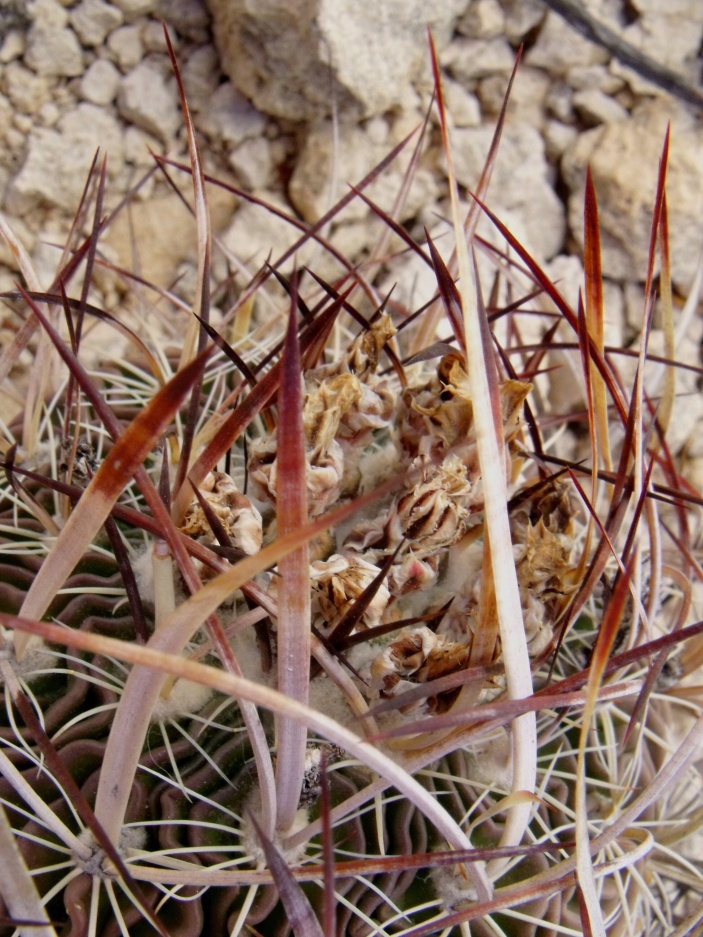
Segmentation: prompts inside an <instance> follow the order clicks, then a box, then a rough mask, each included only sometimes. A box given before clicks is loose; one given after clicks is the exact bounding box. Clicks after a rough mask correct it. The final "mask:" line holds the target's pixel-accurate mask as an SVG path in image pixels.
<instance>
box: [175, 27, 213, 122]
mask: <svg viewBox="0 0 703 937" xmlns="http://www.w3.org/2000/svg"><path fill="white" fill-rule="evenodd" d="M219 66H220V63H219V60H218V58H217V52H216V50H215V47H214V46H213V45H212V44H210V43H207V44H206V45H203V46H199V47H198V48H197V49H194V51H193V53H192V54H191V56H190V58H189V59H188V61H187V62H186V63H185V65H183V66H182V67H181V75H182V76H183V84H184V85H185V89H186V96H187V98H188V106H189V107H190V109H191V111H199V110H200V109H201V108H203V107H205V106H206V105H207V103H208V101H209V100H210V98H211V97H212V95H213V94H214V92H215V91H216V89H217V86H218V85H219V83H220V68H219Z"/></svg>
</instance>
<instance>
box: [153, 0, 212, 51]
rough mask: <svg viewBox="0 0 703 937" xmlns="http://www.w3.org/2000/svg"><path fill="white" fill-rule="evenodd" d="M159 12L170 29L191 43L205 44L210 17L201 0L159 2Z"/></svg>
mask: <svg viewBox="0 0 703 937" xmlns="http://www.w3.org/2000/svg"><path fill="white" fill-rule="evenodd" d="M159 11H160V14H161V17H162V19H164V20H165V21H166V22H167V23H168V25H169V26H170V27H172V28H173V29H175V30H177V31H178V33H179V34H180V35H181V36H183V37H184V38H185V39H189V40H190V41H191V42H194V43H200V42H205V41H206V40H207V39H208V37H209V33H210V16H209V14H208V11H207V6H206V5H205V4H204V3H202V0H161V3H160V5H159Z"/></svg>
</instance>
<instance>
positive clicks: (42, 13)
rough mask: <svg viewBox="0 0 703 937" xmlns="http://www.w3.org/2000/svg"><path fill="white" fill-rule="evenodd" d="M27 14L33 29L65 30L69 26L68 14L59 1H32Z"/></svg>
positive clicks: (28, 5)
mask: <svg viewBox="0 0 703 937" xmlns="http://www.w3.org/2000/svg"><path fill="white" fill-rule="evenodd" d="M27 12H28V13H29V17H30V19H31V21H32V26H31V28H32V29H63V28H64V27H65V26H67V25H68V13H67V12H66V10H64V8H63V6H62V5H61V4H60V3H59V2H58V0H31V2H30V3H28V4H27Z"/></svg>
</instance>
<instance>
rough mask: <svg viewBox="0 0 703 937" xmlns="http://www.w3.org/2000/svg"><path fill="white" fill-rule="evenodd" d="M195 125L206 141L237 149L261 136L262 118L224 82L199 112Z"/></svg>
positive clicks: (261, 115) (263, 126) (264, 122)
mask: <svg viewBox="0 0 703 937" xmlns="http://www.w3.org/2000/svg"><path fill="white" fill-rule="evenodd" d="M198 123H199V127H200V129H201V130H202V132H203V133H205V134H207V135H208V136H209V137H210V139H212V140H222V141H223V142H224V143H229V144H232V145H233V146H238V145H239V144H240V143H241V142H242V141H243V140H247V139H249V138H250V137H258V136H260V135H261V134H262V133H263V132H264V128H265V126H266V117H265V116H264V115H263V114H262V113H260V112H259V111H257V110H256V108H254V107H252V105H251V104H250V103H249V101H247V99H246V98H245V97H244V96H243V95H241V94H240V93H239V92H238V91H235V89H234V88H233V87H232V83H231V82H229V81H226V82H224V84H221V85H220V86H219V88H217V90H216V91H215V92H214V93H213V95H212V97H211V99H210V102H209V105H208V107H207V109H206V110H203V111H201V112H200V114H199V121H198Z"/></svg>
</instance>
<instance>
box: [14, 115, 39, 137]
mask: <svg viewBox="0 0 703 937" xmlns="http://www.w3.org/2000/svg"><path fill="white" fill-rule="evenodd" d="M12 123H13V124H14V126H15V127H17V129H18V130H20V131H21V132H22V133H29V131H30V130H31V129H32V124H33V123H34V121H33V120H32V118H31V117H30V116H29V114H22V113H20V112H19V111H18V112H17V113H15V114H14V115H13V117H12Z"/></svg>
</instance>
